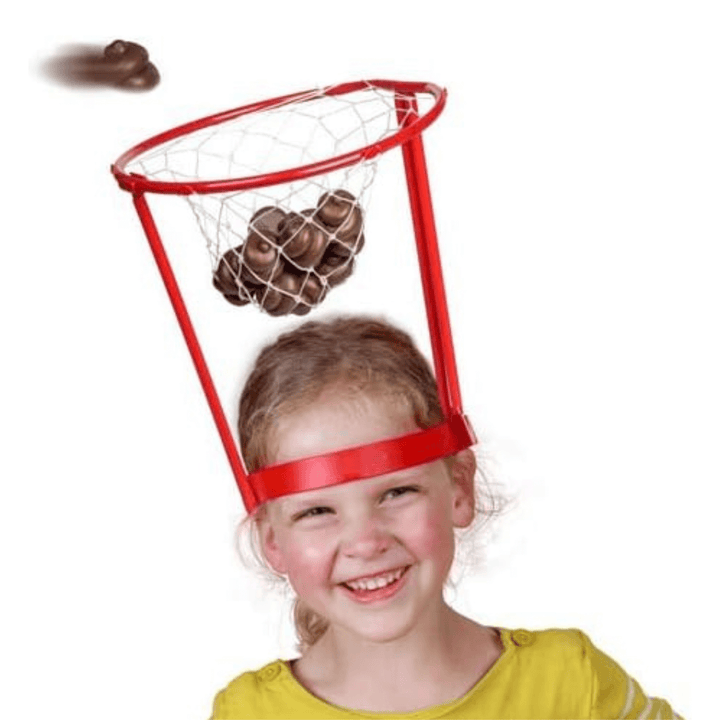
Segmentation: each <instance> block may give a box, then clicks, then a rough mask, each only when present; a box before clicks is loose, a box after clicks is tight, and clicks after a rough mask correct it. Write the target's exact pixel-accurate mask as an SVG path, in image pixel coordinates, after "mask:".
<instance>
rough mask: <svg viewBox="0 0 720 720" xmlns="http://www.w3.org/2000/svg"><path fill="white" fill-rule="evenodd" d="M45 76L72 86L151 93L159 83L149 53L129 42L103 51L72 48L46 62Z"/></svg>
mask: <svg viewBox="0 0 720 720" xmlns="http://www.w3.org/2000/svg"><path fill="white" fill-rule="evenodd" d="M42 69H43V72H44V74H45V76H46V77H48V78H50V79H52V80H55V81H58V82H61V83H63V84H65V85H69V86H75V87H82V86H84V87H103V86H105V87H115V88H119V89H121V90H152V88H154V87H155V86H156V85H157V84H158V83H159V82H160V73H159V72H158V69H157V68H156V67H155V65H153V63H151V62H150V55H149V53H148V51H147V50H146V49H145V48H144V47H143V46H142V45H139V44H138V43H135V42H130V41H129V40H114V41H113V42H111V43H110V44H109V45H107V46H106V47H105V48H102V47H100V46H96V45H72V46H69V47H66V48H64V49H63V51H62V52H61V53H60V54H58V55H57V56H56V57H53V58H50V59H48V60H47V61H45V63H44V65H43V68H42Z"/></svg>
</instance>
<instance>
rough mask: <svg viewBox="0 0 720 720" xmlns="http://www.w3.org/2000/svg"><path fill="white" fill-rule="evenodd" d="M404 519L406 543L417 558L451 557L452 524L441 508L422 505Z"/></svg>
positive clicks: (452, 542)
mask: <svg viewBox="0 0 720 720" xmlns="http://www.w3.org/2000/svg"><path fill="white" fill-rule="evenodd" d="M404 520H405V528H406V533H405V535H404V536H405V537H406V538H407V541H408V545H410V546H411V549H412V551H413V553H414V554H415V555H417V557H418V558H427V557H435V558H437V559H445V560H446V559H447V558H451V557H452V554H453V550H454V534H453V530H452V524H451V523H450V522H449V521H448V518H447V516H446V513H444V512H443V511H442V508H438V507H436V506H435V507H433V506H427V505H426V506H424V507H422V508H421V509H419V510H418V512H416V513H412V514H411V515H409V516H408V517H407V518H405V519H404Z"/></svg>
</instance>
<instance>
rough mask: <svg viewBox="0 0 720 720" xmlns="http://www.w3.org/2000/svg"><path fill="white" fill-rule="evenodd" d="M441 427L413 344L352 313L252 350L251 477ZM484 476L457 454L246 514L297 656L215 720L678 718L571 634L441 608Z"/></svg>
mask: <svg viewBox="0 0 720 720" xmlns="http://www.w3.org/2000/svg"><path fill="white" fill-rule="evenodd" d="M442 421H443V413H442V410H441V407H440V402H439V400H438V393H437V387H436V384H435V380H434V378H433V374H432V371H431V369H430V367H429V365H428V363H427V362H426V361H425V359H424V358H423V357H422V355H421V354H420V353H419V351H418V350H417V348H416V347H415V346H414V344H413V342H412V341H411V339H410V338H409V337H408V336H407V335H406V334H405V333H403V332H402V331H400V330H398V329H396V328H394V327H392V326H391V325H389V324H387V323H386V322H384V321H379V320H373V319H367V318H357V317H349V318H340V319H335V320H332V321H327V322H308V323H306V324H304V325H302V326H300V327H299V328H298V329H296V330H294V331H293V332H290V333H287V334H285V335H282V336H281V337H280V338H279V339H278V340H277V341H276V342H275V343H274V344H272V345H270V346H268V347H266V348H265V349H264V350H263V351H262V352H261V353H260V355H259V357H258V359H257V361H256V364H255V367H254V369H253V371H252V373H251V375H250V377H249V379H248V381H247V383H246V385H245V388H244V390H243V393H242V397H241V400H240V422H239V431H240V442H241V447H242V452H243V457H244V459H245V462H246V464H247V467H248V470H249V471H255V470H257V469H259V468H262V467H265V466H267V465H272V464H277V463H282V462H287V461H291V460H295V459H297V458H302V457H308V456H312V455H319V454H324V453H327V452H330V451H333V450H338V449H342V448H347V447H352V446H357V445H363V444H367V443H371V442H374V441H377V440H382V439H385V438H389V437H395V436H399V435H403V434H407V433H410V432H413V431H417V430H419V429H427V428H430V427H432V426H434V425H437V424H438V423H440V422H442ZM475 474H476V461H475V456H474V454H473V452H472V451H471V450H464V451H462V452H459V453H458V454H456V455H455V456H453V457H448V458H445V459H442V460H438V461H436V462H431V463H428V464H426V465H420V466H417V467H412V468H409V469H405V470H402V471H400V472H396V473H390V474H388V475H385V476H380V477H375V478H371V479H366V480H356V481H352V482H345V483H342V484H339V485H333V486H330V487H326V488H321V489H319V490H310V491H305V492H298V493H295V494H291V495H286V496H284V497H280V498H278V499H276V500H271V501H269V502H267V503H265V504H264V505H262V506H260V508H259V509H258V510H257V511H256V513H255V514H254V516H253V518H252V522H253V523H254V528H255V530H256V531H257V537H258V540H259V545H260V549H261V552H262V555H263V557H264V559H265V560H266V562H267V563H268V564H269V566H270V567H271V568H272V569H273V570H274V572H276V573H278V574H280V575H282V576H285V577H286V578H287V580H288V581H289V583H290V584H291V586H292V588H293V589H294V591H295V593H296V595H297V600H296V606H295V622H296V627H297V631H298V636H299V638H300V641H301V644H300V647H301V651H302V653H301V656H300V657H299V658H296V659H294V660H290V661H283V660H278V661H276V662H273V663H270V664H269V665H266V666H265V667H264V668H262V669H260V670H258V671H256V672H247V673H244V674H243V675H241V676H240V677H238V678H237V679H236V680H234V681H233V682H231V683H230V685H229V686H228V687H227V688H226V689H225V690H223V691H222V692H220V693H219V694H218V695H217V697H216V699H215V703H214V710H213V720H234V719H239V718H318V719H319V718H357V717H392V718H416V719H419V718H515V719H518V718H678V717H679V716H678V715H676V714H674V713H673V711H672V709H671V708H670V706H669V705H668V704H667V703H666V702H665V701H664V700H658V699H654V698H648V697H647V696H646V695H645V694H644V693H643V691H642V690H641V689H640V687H639V686H638V684H637V682H635V680H633V679H632V678H631V677H630V676H628V675H627V674H626V673H625V672H624V671H623V670H622V669H621V668H620V667H619V666H618V665H617V664H616V663H615V662H614V661H613V660H611V659H610V658H609V657H607V656H606V655H604V654H603V653H602V652H600V651H599V650H598V649H597V648H595V647H594V646H593V645H592V644H591V642H590V640H589V639H588V638H587V636H586V635H584V634H583V633H582V632H581V631H579V630H544V631H528V630H520V629H514V630H510V629H504V628H494V627H486V626H483V625H481V624H479V623H477V622H474V621H473V620H471V619H470V618H467V617H463V616H462V615H460V614H459V613H457V612H455V611H454V610H453V609H452V608H451V607H450V606H449V605H448V604H447V603H446V602H445V600H444V598H443V588H444V586H445V583H446V580H447V577H448V573H449V571H450V567H451V565H452V562H453V558H454V554H455V531H456V529H458V528H467V527H469V526H470V525H471V524H472V523H473V521H474V520H476V519H477V518H478V517H479V516H480V517H481V516H483V515H486V514H487V512H488V508H486V507H483V505H482V504H479V503H478V501H477V491H476V488H475ZM489 509H490V510H492V506H490V508H489Z"/></svg>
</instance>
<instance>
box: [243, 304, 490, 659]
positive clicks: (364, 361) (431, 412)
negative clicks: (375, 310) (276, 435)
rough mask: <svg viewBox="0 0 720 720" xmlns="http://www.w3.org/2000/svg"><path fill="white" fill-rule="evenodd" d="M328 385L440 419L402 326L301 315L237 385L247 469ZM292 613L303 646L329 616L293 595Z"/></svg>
mask: <svg viewBox="0 0 720 720" xmlns="http://www.w3.org/2000/svg"><path fill="white" fill-rule="evenodd" d="M331 388H333V389H338V390H342V392H343V393H353V392H359V393H373V394H379V395H383V396H387V395H390V396H392V397H393V398H397V399H401V400H402V401H403V402H404V403H405V404H406V406H407V407H408V409H409V411H410V413H411V415H412V417H413V419H414V421H415V424H416V425H417V427H419V428H421V429H426V428H430V427H432V426H434V425H437V424H438V423H440V422H442V421H443V419H444V416H443V411H442V407H441V405H440V399H439V396H438V391H437V384H436V382H435V378H434V376H433V372H432V369H431V368H430V365H429V364H428V362H427V360H426V359H425V357H424V356H423V355H422V354H421V353H420V351H419V350H418V349H417V347H416V346H415V343H414V342H413V341H412V339H411V337H410V336H409V335H408V334H407V333H405V332H404V331H402V330H400V329H398V328H396V327H394V326H393V325H391V324H390V323H388V322H386V321H385V320H381V319H378V318H372V317H364V316H342V317H337V318H334V319H331V320H326V321H310V322H306V323H304V324H302V325H300V326H299V327H297V328H296V329H294V330H292V331H290V332H287V333H284V334H282V335H280V336H279V337H278V338H277V340H276V341H275V342H273V343H272V344H270V345H267V346H266V347H265V348H263V349H262V350H261V352H260V354H259V355H258V357H257V359H256V361H255V365H254V366H253V368H252V371H251V372H250V375H249V377H248V378H247V380H246V382H245V385H244V387H243V391H242V394H241V397H240V408H239V420H238V432H239V436H240V447H241V450H242V455H243V459H244V461H245V465H246V467H247V469H248V471H249V472H254V471H255V470H258V469H259V468H261V467H264V466H265V465H268V464H271V463H272V462H273V457H272V455H273V453H272V448H271V438H272V431H273V428H274V426H275V423H276V422H277V420H278V419H279V418H280V417H281V416H282V415H284V414H285V413H288V412H292V411H293V410H295V409H297V408H299V407H302V406H305V405H309V404H311V403H312V402H313V401H314V400H316V399H317V398H318V397H319V396H320V395H321V394H322V393H323V391H326V390H328V389H331ZM484 499H485V502H483V506H484V507H483V514H484V515H485V516H486V517H489V515H491V514H496V513H497V512H499V510H500V502H499V499H498V498H496V497H494V496H493V495H492V494H487V497H486V498H484ZM265 512H266V508H265V507H264V506H261V507H260V508H259V509H258V510H257V511H256V513H255V514H254V515H253V516H252V518H248V521H249V522H252V523H253V530H254V533H255V535H254V540H253V545H254V554H255V556H256V557H258V558H259V559H261V560H264V558H263V557H262V547H261V544H260V542H259V540H258V537H257V527H258V523H259V522H260V521H261V520H262V519H263V518H264V517H265ZM265 565H266V566H267V564H266V563H265ZM293 621H294V624H295V630H296V633H297V635H298V639H299V642H300V644H299V648H300V649H301V650H303V649H305V648H307V647H309V646H311V645H313V644H314V643H315V642H317V641H318V640H319V639H320V638H321V637H322V635H323V634H324V633H325V631H326V630H327V628H328V622H327V620H325V618H323V617H321V616H320V615H318V614H317V613H315V612H314V611H313V610H312V609H311V608H309V607H308V606H307V605H306V604H305V603H303V602H302V600H300V599H299V598H296V599H295V603H294V607H293Z"/></svg>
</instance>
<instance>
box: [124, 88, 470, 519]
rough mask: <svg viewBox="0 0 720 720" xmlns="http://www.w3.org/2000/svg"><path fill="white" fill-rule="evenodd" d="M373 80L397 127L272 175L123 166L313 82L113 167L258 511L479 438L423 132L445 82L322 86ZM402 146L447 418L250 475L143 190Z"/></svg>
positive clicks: (206, 185)
mask: <svg viewBox="0 0 720 720" xmlns="http://www.w3.org/2000/svg"><path fill="white" fill-rule="evenodd" d="M368 86H374V87H378V88H382V89H385V90H391V91H394V92H395V93H396V102H395V104H396V111H397V117H398V124H399V130H398V131H397V132H396V133H395V134H394V135H392V136H391V137H388V138H385V139H384V140H382V141H379V142H377V143H374V144H372V145H369V146H367V147H365V148H362V149H360V150H357V151H355V152H352V153H347V154H345V155H341V156H338V157H335V158H330V159H328V160H325V161H322V162H320V163H314V164H312V165H306V166H303V167H301V168H295V169H290V170H284V171H281V172H276V173H272V174H269V175H262V176H255V177H249V178H235V179H228V180H213V181H202V182H201V181H198V182H182V183H175V182H159V181H154V180H150V179H149V178H145V177H143V176H141V175H136V174H132V173H131V174H128V173H126V172H125V168H126V166H127V164H128V163H129V162H130V161H131V160H133V159H135V158H136V157H138V156H139V155H140V154H142V153H144V152H146V151H147V150H149V149H151V148H154V147H156V146H157V145H159V144H161V143H163V142H166V141H168V140H172V139H175V138H177V137H180V136H182V135H184V134H187V133H189V132H192V131H194V130H198V129H201V128H204V127H208V126H211V125H216V124H219V123H222V122H224V121H227V120H229V119H232V118H235V117H239V116H240V115H244V114H248V113H251V112H260V111H262V110H265V109H268V108H270V107H273V106H276V105H279V104H283V103H289V102H302V101H303V100H306V99H307V100H309V99H312V98H315V97H317V96H318V94H319V93H318V91H310V92H303V93H294V94H292V95H286V96H283V97H280V98H274V99H272V100H266V101H263V102H259V103H255V104H253V105H246V106H244V107H241V108H237V109H235V110H230V111H228V112H224V113H219V114H217V115H212V116H209V117H207V118H204V119H201V120H196V121H194V122H191V123H187V124H185V125H182V126H180V127H177V128H175V129H173V130H169V131H167V132H165V133H162V134H160V135H157V136H155V137H153V138H150V139H149V140H146V141H145V142H143V143H140V144H139V145H136V146H135V147H133V148H132V149H130V150H128V151H127V152H126V153H124V154H123V155H122V156H121V157H120V158H119V159H118V160H117V162H116V163H115V164H114V165H113V166H112V168H111V170H112V172H113V174H114V175H115V177H116V179H117V181H118V184H119V185H120V187H121V188H122V189H123V190H127V191H129V192H131V193H132V194H133V201H134V203H135V208H136V210H137V213H138V216H139V218H140V222H141V224H142V226H143V229H144V231H145V234H146V236H147V239H148V242H149V243H150V247H151V250H152V253H153V256H154V257H155V261H156V263H157V266H158V269H159V271H160V274H161V276H162V278H163V282H164V283H165V287H166V289H167V292H168V295H169V297H170V301H171V303H172V306H173V309H174V310H175V314H176V316H177V319H178V322H179V324H180V328H181V330H182V332H183V335H184V337H185V341H186V343H187V346H188V349H189V351H190V355H191V357H192V359H193V362H194V364H195V368H196V370H197V373H198V376H199V378H200V382H201V384H202V387H203V390H204V392H205V396H206V398H207V401H208V404H209V405H210V410H211V412H212V415H213V418H214V420H215V424H216V426H217V429H218V432H219V434H220V438H221V440H222V443H223V447H224V448H225V453H226V455H227V457H228V460H229V461H230V466H231V468H232V471H233V474H234V476H235V480H236V482H237V485H238V488H239V490H240V494H241V495H242V499H243V502H244V504H245V507H246V508H247V510H248V512H249V513H251V512H253V511H254V510H255V509H256V508H257V507H258V506H259V505H260V504H262V503H263V502H266V501H267V500H270V499H273V498H277V497H280V496H282V495H286V494H289V493H294V492H300V491H303V490H309V489H315V488H319V487H324V486H327V485H335V484H338V483H341V482H349V481H352V480H359V479H363V478H369V477H375V476H378V475H384V474H386V473H389V472H395V471H397V470H400V469H402V468H406V467H412V466H414V465H419V464H422V463H426V462H431V461H434V460H438V459H440V458H442V457H447V456H448V455H452V454H455V453H457V452H459V451H460V450H464V449H465V448H468V447H470V446H471V445H473V444H474V443H475V442H476V439H475V437H474V434H473V431H472V428H471V427H470V424H469V422H468V420H467V418H465V416H464V415H463V412H462V401H461V397H460V388H459V383H458V378H457V367H456V364H455V352H454V349H453V343H452V334H451V331H450V319H449V315H448V309H447V301H446V298H445V288H444V284H443V278H442V267H441V263H440V253H439V250H438V245H437V234H436V230H435V221H434V216H433V209H432V199H431V196H430V185H429V181H428V174H427V167H426V163H425V153H424V149H423V145H422V139H421V136H420V134H421V133H422V131H423V130H424V129H425V128H426V127H427V126H428V125H430V123H431V122H433V121H434V120H435V119H436V118H437V116H438V115H439V114H440V112H441V111H442V109H443V107H444V105H445V98H446V91H445V90H443V89H441V88H439V87H438V86H436V85H433V84H430V83H415V82H398V81H392V80H373V81H360V82H354V83H346V84H344V85H336V86H333V87H331V88H326V89H325V90H323V91H321V92H322V93H325V94H330V95H337V94H342V93H348V92H353V91H356V90H360V89H363V88H367V87H368ZM418 93H429V94H431V95H432V96H433V97H434V99H435V103H434V105H433V106H432V108H431V109H430V110H429V111H428V112H426V113H425V114H424V115H422V116H420V115H419V113H418V107H417V101H416V100H415V96H416V94H418ZM397 146H401V147H402V154H403V160H404V164H405V176H406V180H407V185H408V192H409V197H410V210H411V213H412V218H413V226H414V230H415V240H416V245H417V251H418V260H419V265H420V273H421V277H422V285H423V293H424V298H425V309H426V312H427V318H428V327H429V331H430V340H431V344H432V351H433V363H434V366H435V375H436V378H437V383H438V391H439V395H440V402H441V404H442V408H443V412H444V414H445V418H446V420H445V422H443V423H441V424H440V425H437V426H436V427H433V428H430V429H427V430H422V431H420V432H416V433H411V434H409V435H404V436H401V437H396V438H388V439H386V440H382V441H379V442H375V443H371V444H369V445H363V446H360V447H356V448H347V449H344V450H339V451H336V452H332V453H328V454H326V455H320V456H315V457H309V458H302V459H299V460H295V461H293V462H290V463H283V464H281V465H274V466H269V467H265V468H262V469H261V470H258V471H257V472H254V473H252V474H250V475H248V473H247V471H246V468H245V466H244V463H243V461H242V458H241V457H240V453H239V452H238V447H237V445H236V443H235V441H234V439H233V435H232V432H231V430H230V426H229V424H228V421H227V418H226V416H225V413H224V411H223V409H222V404H221V403H220V399H219V397H218V394H217V391H216V389H215V385H214V383H213V380H212V377H211V375H210V371H209V369H208V366H207V363H206V361H205V358H204V356H203V353H202V349H201V347H200V343H199V341H198V339H197V335H196V333H195V330H194V328H193V325H192V321H191V319H190V316H189V314H188V311H187V308H186V306H185V302H184V300H183V297H182V294H181V292H180V289H179V287H178V284H177V281H176V279H175V275H174V273H173V270H172V267H171V265H170V262H169V260H168V257H167V254H166V252H165V249H164V247H163V244H162V240H161V238H160V234H159V232H158V230H157V227H156V225H155V222H154V219H153V217H152V213H151V212H150V208H149V207H148V204H147V200H146V199H145V193H146V192H150V193H163V194H177V195H189V194H191V193H200V194H202V193H212V192H227V191H230V190H242V189H244V190H248V189H251V188H258V187H265V186H268V185H274V184H279V183H283V182H288V181H290V180H296V179H299V178H306V177H311V176H313V175H318V174H321V173H324V172H328V171H330V170H335V169H338V168H341V167H345V166H347V165H351V164H353V163H356V162H359V161H360V160H364V159H368V158H371V157H374V156H376V155H378V154H380V153H382V152H385V151H387V150H389V149H390V148H393V147H397Z"/></svg>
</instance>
